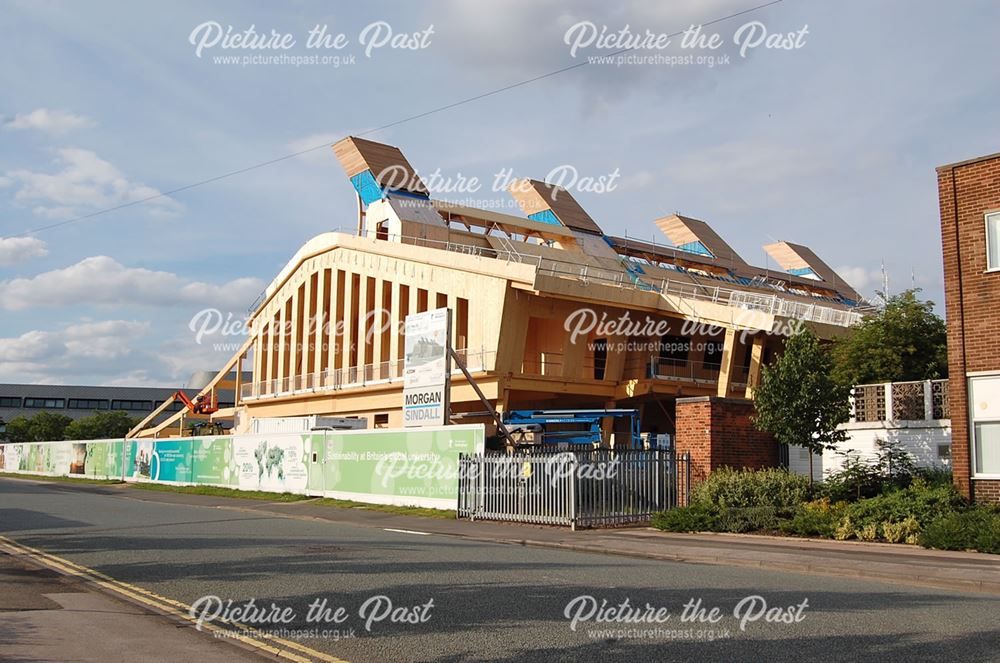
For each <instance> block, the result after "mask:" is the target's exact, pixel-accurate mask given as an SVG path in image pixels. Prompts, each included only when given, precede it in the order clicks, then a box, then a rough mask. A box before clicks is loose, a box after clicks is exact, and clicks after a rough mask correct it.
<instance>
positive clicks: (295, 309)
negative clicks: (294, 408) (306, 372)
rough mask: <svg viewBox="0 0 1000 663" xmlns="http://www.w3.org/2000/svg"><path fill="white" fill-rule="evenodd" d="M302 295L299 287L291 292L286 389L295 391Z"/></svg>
mask: <svg viewBox="0 0 1000 663" xmlns="http://www.w3.org/2000/svg"><path fill="white" fill-rule="evenodd" d="M301 319H302V297H300V296H299V288H295V291H294V292H293V293H292V315H291V320H290V328H289V330H288V331H289V334H288V335H289V339H290V343H289V346H288V378H289V380H288V390H289V391H295V387H296V384H295V376H296V375H298V374H299V346H300V345H301V344H302V325H300V324H299V321H300V320H301Z"/></svg>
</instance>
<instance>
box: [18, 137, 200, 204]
mask: <svg viewBox="0 0 1000 663" xmlns="http://www.w3.org/2000/svg"><path fill="white" fill-rule="evenodd" d="M55 164H56V166H57V168H58V169H57V170H56V171H55V172H52V173H43V172H37V171H31V170H25V169H21V170H11V171H8V172H7V173H6V176H7V178H8V179H9V180H10V181H11V182H12V183H14V184H15V185H17V186H18V187H19V188H18V190H17V192H16V193H15V194H14V199H15V200H16V201H18V202H21V203H38V204H37V205H36V206H35V208H34V210H33V211H34V212H35V214H38V215H40V216H45V217H48V218H67V217H71V216H75V215H76V214H78V213H79V210H80V208H88V209H94V208H102V207H114V206H116V205H121V204H123V203H129V202H135V201H139V200H143V199H146V198H151V197H154V196H158V195H160V192H159V191H158V190H157V189H154V188H153V187H151V186H147V185H146V184H143V183H141V182H134V181H130V180H129V179H128V178H127V177H125V175H124V174H123V173H122V172H121V171H120V170H119V169H118V168H116V167H115V166H114V165H113V164H111V163H110V162H108V161H105V160H104V159H101V158H100V157H99V156H97V154H95V153H94V152H91V151H90V150H84V149H80V148H74V147H66V148H62V149H59V150H57V151H56V159H55ZM148 204H149V206H150V207H151V209H153V210H156V211H159V212H169V213H177V212H180V211H181V210H182V209H183V207H182V205H181V204H180V203H178V202H177V201H176V200H174V199H172V198H169V197H166V196H164V197H161V198H156V199H154V200H150V201H149V203H148Z"/></svg>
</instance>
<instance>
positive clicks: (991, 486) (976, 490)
mask: <svg viewBox="0 0 1000 663" xmlns="http://www.w3.org/2000/svg"><path fill="white" fill-rule="evenodd" d="M972 498H973V499H974V500H975V501H977V502H998V503H1000V481H995V480H983V479H976V480H974V481H973V482H972Z"/></svg>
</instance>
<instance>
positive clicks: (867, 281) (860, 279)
mask: <svg viewBox="0 0 1000 663" xmlns="http://www.w3.org/2000/svg"><path fill="white" fill-rule="evenodd" d="M834 271H835V272H837V273H838V274H840V276H841V278H843V279H844V280H845V281H847V282H848V283H849V284H851V286H853V287H854V289H855V290H857V291H858V292H861V291H865V290H868V289H869V288H876V287H879V288H881V286H882V272H881V271H879V270H877V269H868V268H867V267H854V266H851V265H844V266H843V267H838V268H836V269H835V270H834Z"/></svg>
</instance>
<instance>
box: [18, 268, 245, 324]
mask: <svg viewBox="0 0 1000 663" xmlns="http://www.w3.org/2000/svg"><path fill="white" fill-rule="evenodd" d="M264 285H265V284H264V282H263V281H261V280H260V279H256V278H240V279H234V280H232V281H230V282H228V283H224V284H221V285H214V284H210V283H202V282H199V281H191V280H187V279H184V278H182V277H180V276H178V275H177V274H174V273H171V272H160V271H153V270H149V269H143V268H139V267H125V266H124V265H122V264H121V263H119V262H118V261H116V260H114V259H113V258H109V257H108V256H93V257H90V258H85V259H84V260H81V261H80V262H78V263H76V264H75V265H71V266H69V267H66V268H63V269H56V270H52V271H49V272H44V273H42V274H39V275H37V276H35V277H32V278H19V279H11V280H8V281H0V308H5V309H8V310H23V309H28V308H42V307H58V306H74V305H80V304H83V305H96V306H108V307H111V306H154V307H156V306H158V307H172V306H205V307H214V308H218V309H221V310H224V311H225V310H234V311H243V310H245V309H246V307H248V306H249V305H250V303H251V302H252V301H253V300H254V298H255V297H257V296H258V295H259V294H260V292H261V291H262V290H263V289H264Z"/></svg>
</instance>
